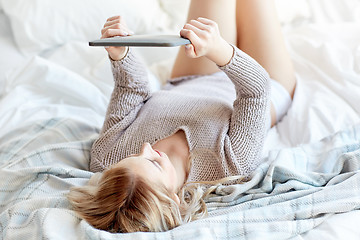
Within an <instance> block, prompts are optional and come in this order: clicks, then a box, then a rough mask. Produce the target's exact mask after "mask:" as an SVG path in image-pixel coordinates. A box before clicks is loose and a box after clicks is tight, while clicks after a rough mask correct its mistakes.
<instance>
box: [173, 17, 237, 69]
mask: <svg viewBox="0 0 360 240" xmlns="http://www.w3.org/2000/svg"><path fill="white" fill-rule="evenodd" d="M180 35H181V36H182V37H184V38H187V39H189V40H190V41H191V44H188V45H186V46H185V53H186V55H187V56H188V57H191V58H198V57H202V56H205V57H207V58H209V59H210V60H211V61H213V62H215V63H216V64H217V65H219V66H224V65H226V64H227V63H228V62H229V61H230V60H231V58H232V56H233V51H234V49H233V47H232V46H231V45H230V44H228V43H227V42H226V41H225V40H224V39H223V38H222V37H221V35H220V31H219V27H218V25H217V23H216V22H214V21H212V20H210V19H206V18H201V17H199V18H198V19H196V20H191V21H190V22H189V23H187V24H185V26H184V27H183V29H182V30H181V31H180Z"/></svg>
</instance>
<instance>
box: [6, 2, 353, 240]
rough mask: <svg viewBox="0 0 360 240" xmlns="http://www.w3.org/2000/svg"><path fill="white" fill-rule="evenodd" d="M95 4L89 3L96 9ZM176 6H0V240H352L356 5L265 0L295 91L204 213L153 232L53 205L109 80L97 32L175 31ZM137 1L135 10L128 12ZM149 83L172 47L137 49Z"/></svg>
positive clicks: (164, 66) (155, 83) (179, 12)
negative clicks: (249, 159) (119, 26)
mask: <svg viewBox="0 0 360 240" xmlns="http://www.w3.org/2000/svg"><path fill="white" fill-rule="evenodd" d="M100 2H101V3H100ZM187 5H188V1H178V0H132V1H126V0H116V1H115V0H106V1H96V0H77V1H70V0H63V1H60V2H59V1H48V0H0V53H1V58H0V129H1V130H0V233H1V235H0V239H66V240H69V239H277V240H278V239H294V240H295V239H296V240H302V239H305V240H312V239H329V240H331V239H334V240H335V239H336V240H337V239H347V240H350V239H358V238H359V236H360V229H359V227H358V219H360V191H359V189H360V171H359V169H360V104H359V100H360V95H359V93H360V28H359V26H360V1H358V0H342V1H338V0H277V7H278V12H279V18H280V20H281V23H282V27H283V31H284V36H285V38H286V43H287V46H288V49H289V51H290V54H291V57H292V59H293V61H294V64H295V69H296V74H297V84H298V85H297V90H296V93H295V96H294V101H293V104H292V107H291V109H290V110H289V112H288V113H287V115H286V116H285V117H284V118H283V119H282V121H281V122H280V123H278V124H277V125H276V127H274V128H272V129H270V130H269V133H268V136H267V139H266V143H265V148H264V151H263V157H264V163H263V164H262V165H261V166H260V167H259V168H258V169H257V170H256V171H255V172H254V173H253V174H252V179H251V180H250V181H249V182H246V183H244V184H239V185H230V186H219V187H218V188H217V190H216V191H215V192H214V194H212V195H211V196H210V197H209V198H208V199H207V205H208V208H209V217H207V218H205V219H201V220H198V221H194V222H191V223H189V224H185V225H182V226H180V227H178V228H175V229H173V230H171V231H167V232H162V233H131V234H110V233H108V232H104V231H99V230H97V229H94V228H92V227H91V226H90V225H89V224H87V223H86V222H85V221H83V220H81V219H79V218H78V217H77V215H76V214H75V213H74V212H73V211H72V210H71V207H70V205H69V203H68V201H67V200H66V197H65V195H66V193H67V192H68V191H69V188H70V187H72V186H81V185H84V184H85V183H86V182H87V180H88V179H89V178H90V177H91V176H92V173H91V172H89V170H88V169H89V166H88V163H89V152H90V148H91V144H92V142H93V141H94V139H96V137H97V135H98V133H99V130H100V128H101V126H102V122H103V120H104V116H105V111H106V107H107V103H108V100H109V96H110V94H111V91H112V87H113V80H112V75H111V70H110V64H109V61H108V59H107V55H106V51H104V50H103V49H102V48H91V47H89V46H88V44H87V42H88V41H90V40H94V39H97V38H99V36H100V35H99V30H100V29H101V27H102V25H103V23H104V21H105V20H106V18H107V17H109V16H112V15H117V14H121V15H123V16H125V17H126V19H127V21H128V23H129V25H130V27H131V28H132V29H134V31H135V32H136V33H138V34H147V33H164V34H177V32H178V30H179V28H180V27H181V26H182V24H183V22H184V16H185V15H186V10H187ZM138 6H142V7H141V8H139V7H138ZM136 51H137V52H138V54H139V55H140V56H141V57H142V58H143V59H144V61H145V63H146V64H147V66H148V69H149V71H148V74H149V77H150V81H151V86H152V88H153V90H154V91H156V90H157V89H159V88H160V87H161V85H162V84H163V83H164V82H165V81H166V79H167V78H168V77H169V73H170V69H171V65H172V63H173V61H174V58H175V54H176V52H177V48H138V49H136Z"/></svg>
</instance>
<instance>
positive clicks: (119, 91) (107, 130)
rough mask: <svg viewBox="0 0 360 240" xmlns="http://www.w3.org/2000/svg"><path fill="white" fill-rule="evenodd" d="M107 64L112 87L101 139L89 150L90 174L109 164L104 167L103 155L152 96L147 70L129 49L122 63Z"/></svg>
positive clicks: (105, 164) (106, 164)
mask: <svg viewBox="0 0 360 240" xmlns="http://www.w3.org/2000/svg"><path fill="white" fill-rule="evenodd" d="M110 61H111V67H112V73H113V76H114V80H115V84H114V90H113V92H112V94H111V98H110V102H109V105H108V108H107V112H106V116H105V121H104V124H103V127H102V129H101V132H100V136H99V137H98V139H97V140H96V141H95V142H94V144H93V146H92V150H91V162H90V170H91V171H94V172H95V171H101V170H102V168H103V167H102V166H108V165H110V164H111V163H103V161H107V160H106V159H105V155H106V154H107V153H108V152H109V150H111V149H112V147H113V145H114V144H115V143H116V141H117V139H118V138H119V136H120V135H121V134H122V133H123V131H124V130H125V129H126V128H127V127H128V126H129V125H131V123H132V122H133V121H134V120H135V118H136V116H137V113H138V111H139V110H140V109H141V107H142V106H143V105H144V102H145V101H146V100H148V99H149V98H150V95H151V91H150V87H149V84H148V79H147V71H146V68H145V66H144V65H143V64H142V62H140V61H139V60H138V58H137V57H136V55H135V54H134V53H133V52H132V50H131V49H130V50H129V52H128V54H127V55H126V56H125V57H124V58H123V59H122V60H120V61H113V60H111V59H110Z"/></svg>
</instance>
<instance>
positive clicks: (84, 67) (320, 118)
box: [0, 0, 360, 240]
mask: <svg viewBox="0 0 360 240" xmlns="http://www.w3.org/2000/svg"><path fill="white" fill-rule="evenodd" d="M346 3H347V4H348V6H351V7H353V6H354V5H353V4H354V1H346ZM325 5H326V7H324V6H325ZM308 6H309V10H310V12H311V15H306V14H303V15H302V16H301V17H309V16H310V20H312V23H311V24H305V25H302V26H301V27H297V28H290V27H289V25H286V26H284V29H285V36H286V39H287V43H288V46H289V50H290V53H291V57H292V59H293V61H294V63H295V68H296V71H297V77H298V88H297V91H296V95H295V98H294V102H293V106H292V108H291V109H290V111H289V112H288V114H287V116H286V117H285V118H284V119H283V120H282V121H281V122H280V123H279V124H278V125H277V126H276V127H275V128H273V129H271V130H270V132H269V135H268V137H267V140H266V147H265V150H264V155H266V154H267V153H268V151H270V150H274V149H278V148H284V147H291V146H296V145H298V144H304V143H310V142H316V141H318V140H319V139H321V138H323V137H325V136H328V135H330V134H332V133H334V132H336V131H339V130H341V129H344V128H347V127H348V126H350V125H354V124H356V123H359V122H360V105H359V104H358V102H359V100H360V97H359V92H360V28H358V26H359V22H358V20H359V19H360V18H359V15H358V14H357V13H358V10H359V8H358V7H357V6H358V5H356V7H355V8H354V9H355V10H354V11H353V12H351V15H349V12H348V11H347V10H348V9H349V8H344V9H342V11H340V12H337V11H335V9H336V8H337V7H338V3H335V2H334V1H333V2H332V3H331V4H330V2H327V4H326V3H325V2H324V1H320V0H319V1H315V2H313V3H312V4H309V5H308ZM0 9H1V7H0ZM324 9H327V10H328V11H329V12H330V13H328V14H324ZM328 19H331V21H328ZM305 21H309V19H305ZM292 24H294V25H296V26H298V25H299V22H293V23H292ZM0 33H1V34H0V53H1V58H0V116H1V117H0V129H2V130H1V131H0V139H1V137H2V136H4V135H5V134H6V133H7V132H9V131H12V130H14V129H16V128H18V127H20V126H23V125H25V124H27V123H29V122H32V121H38V120H44V119H49V118H52V117H72V118H77V119H79V120H81V121H84V122H86V123H87V124H89V125H91V126H94V127H100V126H101V124H102V121H103V117H104V114H105V110H106V106H107V102H108V97H109V95H110V93H111V90H112V79H111V72H110V66H109V62H108V60H107V56H106V54H105V51H104V50H102V49H100V48H89V47H88V46H87V44H86V43H84V42H76V41H72V42H68V43H67V44H65V45H64V46H61V47H58V48H55V49H51V50H50V51H47V52H43V53H42V54H41V55H40V56H32V57H25V56H23V55H22V54H21V53H20V51H19V50H18V49H17V47H16V45H15V44H14V39H13V37H12V33H11V28H10V26H9V20H8V19H7V17H6V16H5V15H4V14H3V12H2V10H0ZM175 51H176V49H161V51H160V53H159V52H158V50H157V49H145V50H144V49H143V50H139V53H140V54H141V55H142V56H143V57H144V59H145V61H146V63H147V64H148V65H149V66H150V67H151V68H150V69H151V70H153V72H152V73H151V74H150V76H151V77H152V86H153V88H154V90H156V89H157V88H159V86H160V85H159V82H158V81H156V78H155V77H158V78H160V81H163V80H164V79H165V78H166V77H167V76H168V75H169V69H170V65H171V61H172V60H173V59H174V57H169V56H174V53H175ZM154 53H157V59H156V62H153V61H151V58H152V56H153V55H154ZM169 54H170V55H169ZM79 89H81V91H79ZM49 93H50V94H49ZM359 218H360V212H359V211H353V212H349V213H344V214H337V215H334V216H332V217H330V218H328V219H327V220H326V221H325V222H324V223H323V224H321V225H320V226H318V227H317V228H315V229H314V230H311V231H309V232H308V233H306V234H303V235H301V236H298V237H297V238H296V239H307V240H311V239H319V238H321V239H325V238H326V239H357V237H358V236H359V235H360V229H358V228H357V227H356V226H354V225H355V224H354V223H356V222H357V221H358V219H359ZM345 237H346V238H345Z"/></svg>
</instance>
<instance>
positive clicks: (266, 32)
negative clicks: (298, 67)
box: [236, 0, 296, 125]
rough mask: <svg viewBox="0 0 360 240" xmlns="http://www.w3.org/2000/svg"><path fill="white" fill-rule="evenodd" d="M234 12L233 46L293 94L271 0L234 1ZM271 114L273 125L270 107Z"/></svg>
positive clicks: (291, 70) (289, 66)
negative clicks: (235, 45) (235, 40)
mask: <svg viewBox="0 0 360 240" xmlns="http://www.w3.org/2000/svg"><path fill="white" fill-rule="evenodd" d="M236 13H237V15H236V17H237V20H236V21H237V34H238V38H237V40H238V42H237V46H238V47H239V48H240V49H241V50H242V51H244V52H246V53H247V54H249V55H250V56H251V57H253V58H254V59H255V60H256V61H257V62H258V63H260V65H261V66H263V67H264V68H265V69H266V71H267V72H268V73H269V74H270V77H271V78H272V79H274V80H275V81H278V82H279V83H280V84H281V85H282V86H283V87H284V88H285V89H286V90H287V91H288V92H289V94H290V96H291V97H293V95H294V91H295V85H296V80H295V74H294V68H293V64H292V62H291V59H290V56H289V54H288V52H287V50H286V47H285V42H284V39H283V35H282V32H281V26H280V23H279V20H278V18H277V15H276V9H275V3H274V0H266V1H263V0H237V7H236ZM271 115H272V125H274V124H275V111H274V109H273V107H272V109H271Z"/></svg>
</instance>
